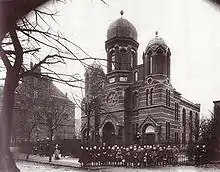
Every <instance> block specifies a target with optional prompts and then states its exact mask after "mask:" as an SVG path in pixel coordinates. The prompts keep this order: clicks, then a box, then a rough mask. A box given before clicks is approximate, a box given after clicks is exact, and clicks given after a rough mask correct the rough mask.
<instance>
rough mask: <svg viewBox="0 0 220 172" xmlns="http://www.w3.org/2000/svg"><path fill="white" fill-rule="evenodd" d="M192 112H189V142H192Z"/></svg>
mask: <svg viewBox="0 0 220 172" xmlns="http://www.w3.org/2000/svg"><path fill="white" fill-rule="evenodd" d="M192 121H193V119H192V111H190V112H189V140H190V141H192V134H193V123H192Z"/></svg>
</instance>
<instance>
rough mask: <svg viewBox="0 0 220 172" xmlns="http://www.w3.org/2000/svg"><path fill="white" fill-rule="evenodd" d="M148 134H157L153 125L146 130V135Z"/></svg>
mask: <svg viewBox="0 0 220 172" xmlns="http://www.w3.org/2000/svg"><path fill="white" fill-rule="evenodd" d="M148 133H155V129H154V127H153V126H152V125H149V126H147V128H146V129H145V134H148Z"/></svg>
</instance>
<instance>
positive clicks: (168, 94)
mask: <svg viewBox="0 0 220 172" xmlns="http://www.w3.org/2000/svg"><path fill="white" fill-rule="evenodd" d="M168 106H170V90H168Z"/></svg>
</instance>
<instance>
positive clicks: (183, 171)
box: [17, 161, 220, 172]
mask: <svg viewBox="0 0 220 172" xmlns="http://www.w3.org/2000/svg"><path fill="white" fill-rule="evenodd" d="M17 165H18V167H19V169H20V170H21V172H48V171H50V172H84V171H95V172H124V171H126V172H150V171H152V172H217V171H220V164H216V165H209V166H208V168H207V167H193V166H179V167H172V166H170V167H155V168H143V169H134V168H124V167H109V168H105V169H87V170H85V169H79V168H77V169H76V168H75V169H74V168H71V167H62V166H55V165H49V164H41V163H34V162H26V161H17Z"/></svg>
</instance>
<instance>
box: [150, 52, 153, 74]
mask: <svg viewBox="0 0 220 172" xmlns="http://www.w3.org/2000/svg"><path fill="white" fill-rule="evenodd" d="M152 61H153V58H152V56H151V57H150V74H152V73H153V62H152Z"/></svg>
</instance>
